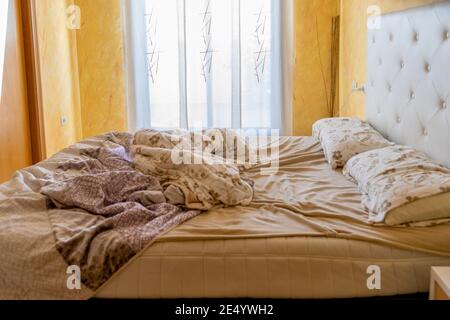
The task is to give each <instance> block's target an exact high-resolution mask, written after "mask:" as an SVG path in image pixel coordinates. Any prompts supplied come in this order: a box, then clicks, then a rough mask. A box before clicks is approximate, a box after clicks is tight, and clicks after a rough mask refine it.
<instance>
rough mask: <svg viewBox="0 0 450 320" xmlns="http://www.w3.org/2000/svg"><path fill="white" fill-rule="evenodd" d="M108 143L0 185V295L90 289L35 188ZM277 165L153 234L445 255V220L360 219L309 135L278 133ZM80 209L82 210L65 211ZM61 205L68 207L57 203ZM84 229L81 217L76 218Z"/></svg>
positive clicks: (71, 293)
mask: <svg viewBox="0 0 450 320" xmlns="http://www.w3.org/2000/svg"><path fill="white" fill-rule="evenodd" d="M99 145H108V142H105V137H104V136H103V137H98V138H93V139H89V140H87V141H85V142H83V143H79V144H76V145H74V146H72V147H70V148H68V149H66V150H63V151H62V152H61V153H58V154H57V155H56V156H54V157H52V158H50V159H49V160H46V161H44V162H42V163H39V164H38V165H35V166H33V167H30V168H27V169H24V170H21V171H19V172H17V173H16V174H15V176H14V178H13V179H12V180H11V181H9V182H8V183H6V184H3V185H1V186H0V252H1V259H0V298H4V299H5V298H6V299H7V298H9V299H11V298H16V299H27V298H28V299H32V298H44V299H49V298H57V299H83V298H89V297H91V296H92V294H93V292H92V291H91V290H89V289H87V288H86V287H84V286H82V288H81V290H69V289H67V286H66V281H67V274H66V269H67V264H66V263H65V262H64V259H63V258H62V256H61V255H60V254H59V253H58V251H57V250H56V246H55V238H54V235H53V234H52V229H51V224H50V221H49V219H50V216H52V215H54V214H58V213H60V211H58V210H59V209H54V210H47V209H46V208H47V203H46V198H45V197H44V196H42V195H40V194H39V193H38V192H37V190H39V189H40V188H41V186H43V185H45V183H46V182H47V180H49V179H50V180H51V179H52V177H53V175H54V172H55V170H56V168H57V166H58V165H59V164H61V162H62V161H67V160H68V159H77V158H79V150H80V149H81V148H85V147H87V146H99ZM280 155H281V156H280V163H279V164H280V168H279V170H278V172H277V173H274V174H273V175H269V176H267V175H262V174H261V171H260V170H259V169H260V167H261V166H259V167H258V166H256V167H254V168H252V169H250V170H249V172H248V173H247V174H248V175H249V177H250V178H252V179H254V181H255V186H254V188H255V192H254V198H253V201H252V202H251V204H250V206H249V207H241V206H240V207H236V208H220V209H213V210H210V211H209V212H207V213H204V214H202V215H201V216H198V217H195V218H193V219H191V220H190V221H188V222H186V223H184V224H182V225H180V226H179V227H177V228H176V229H174V230H172V231H170V232H169V233H167V234H166V235H164V236H163V237H162V238H160V240H159V241H168V240H170V241H174V240H179V241H184V240H186V239H204V238H206V239H209V238H214V239H228V238H251V237H262V238H263V237H277V236H305V237H306V236H313V237H338V238H348V239H358V240H363V241H367V242H373V243H380V244H383V245H387V246H392V247H399V248H406V249H410V250H415V251H421V252H430V253H434V254H436V255H442V256H450V225H448V224H447V225H439V226H434V227H429V228H393V227H374V226H370V225H368V224H367V223H366V220H367V212H366V211H364V210H363V208H362V206H361V202H360V200H361V199H360V194H359V193H358V190H357V187H356V185H355V184H353V183H352V182H349V181H347V180H346V179H345V178H344V177H343V175H342V174H341V172H340V171H334V170H332V169H330V167H329V165H328V164H327V163H326V161H325V159H324V156H323V153H322V152H321V148H320V144H319V143H318V142H317V141H316V140H315V139H313V138H309V137H292V138H283V139H282V143H281V146H280ZM70 211H71V212H75V213H80V211H76V210H75V211H74V210H70ZM63 212H66V210H63ZM73 223H74V224H78V225H79V226H80V228H82V226H83V224H84V223H86V221H85V220H83V219H82V218H80V220H79V221H74V222H73Z"/></svg>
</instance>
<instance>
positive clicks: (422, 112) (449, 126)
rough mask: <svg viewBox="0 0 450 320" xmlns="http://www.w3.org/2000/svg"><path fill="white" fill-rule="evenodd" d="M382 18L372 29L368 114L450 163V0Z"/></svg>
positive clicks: (405, 141) (401, 139)
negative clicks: (377, 26) (376, 26)
mask: <svg viewBox="0 0 450 320" xmlns="http://www.w3.org/2000/svg"><path fill="white" fill-rule="evenodd" d="M371 19H372V21H370V22H369V24H370V25H376V24H377V21H376V20H373V19H377V18H371ZM378 19H380V20H378V23H379V28H378V29H372V30H369V32H368V46H369V47H368V74H367V75H368V78H367V83H366V94H367V95H366V119H367V121H368V122H369V123H370V124H372V126H374V127H375V128H376V129H377V130H378V131H380V132H381V133H382V134H384V135H385V136H386V137H387V138H388V139H390V140H392V141H394V142H396V143H398V144H402V145H408V146H412V147H415V148H417V149H419V150H421V151H424V152H426V153H427V154H428V155H429V156H430V157H432V158H433V159H435V160H436V161H438V162H440V163H441V164H444V165H446V166H447V167H450V1H445V2H442V3H438V4H435V5H431V6H426V7H420V8H415V9H411V10H407V11H403V12H397V13H393V14H388V15H383V16H381V17H378Z"/></svg>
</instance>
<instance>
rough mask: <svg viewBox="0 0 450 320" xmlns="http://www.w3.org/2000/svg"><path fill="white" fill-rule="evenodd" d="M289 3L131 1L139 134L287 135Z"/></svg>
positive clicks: (134, 109) (131, 53)
mask: <svg viewBox="0 0 450 320" xmlns="http://www.w3.org/2000/svg"><path fill="white" fill-rule="evenodd" d="M281 3H282V1H279V0H139V1H135V0H133V1H128V3H127V15H126V17H128V19H127V29H128V32H127V35H128V37H127V38H128V46H127V47H128V49H129V51H128V57H129V63H128V69H129V70H130V74H131V77H130V79H131V81H130V86H129V87H130V88H131V94H132V98H133V100H132V103H131V106H129V107H130V108H131V109H132V110H131V112H130V117H131V118H132V120H133V121H134V123H133V126H132V127H134V128H135V129H139V128H142V127H153V128H184V129H197V128H211V127H225V128H229V127H232V128H271V129H282V127H283V120H282V118H283V114H284V112H285V110H284V107H283V105H284V104H286V101H283V83H284V82H283V79H282V78H283V75H282V73H283V59H282V54H281V53H282V51H283V50H282V49H283V32H282V30H283V27H282V12H283V10H282V8H281V7H280V4H281ZM130 62H131V63H130Z"/></svg>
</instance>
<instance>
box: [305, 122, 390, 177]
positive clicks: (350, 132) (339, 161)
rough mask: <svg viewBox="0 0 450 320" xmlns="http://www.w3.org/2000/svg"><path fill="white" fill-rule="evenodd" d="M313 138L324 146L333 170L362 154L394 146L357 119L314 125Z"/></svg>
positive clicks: (326, 156) (368, 125)
mask: <svg viewBox="0 0 450 320" xmlns="http://www.w3.org/2000/svg"><path fill="white" fill-rule="evenodd" d="M313 136H314V137H315V138H317V139H318V140H319V141H320V143H321V144H322V149H323V152H324V154H325V158H326V159H327V161H328V162H329V163H330V165H331V166H332V167H333V169H336V168H339V167H343V166H344V165H345V164H346V163H347V161H348V160H349V159H350V158H351V157H353V156H355V155H357V154H360V153H363V152H366V151H370V150H373V149H379V148H384V147H387V146H391V145H393V144H392V143H390V142H389V141H388V140H386V139H385V138H384V137H383V136H382V135H381V134H380V133H379V132H378V131H376V130H375V129H373V128H372V126H371V125H370V124H368V123H367V122H364V121H361V120H359V119H357V118H326V119H321V120H319V121H317V122H316V123H315V124H314V125H313Z"/></svg>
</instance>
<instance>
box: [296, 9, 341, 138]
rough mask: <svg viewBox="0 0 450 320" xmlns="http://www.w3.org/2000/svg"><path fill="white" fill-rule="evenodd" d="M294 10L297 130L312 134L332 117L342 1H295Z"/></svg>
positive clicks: (297, 133)
mask: <svg viewBox="0 0 450 320" xmlns="http://www.w3.org/2000/svg"><path fill="white" fill-rule="evenodd" d="M344 1H345V0H344ZM294 10H295V12H294V19H295V20H294V23H295V31H294V36H295V38H294V39H295V48H296V62H295V69H294V85H293V89H294V98H293V108H292V109H293V111H292V113H293V114H292V117H293V133H294V135H310V134H311V126H312V124H313V123H314V122H315V121H316V120H318V119H320V118H324V117H328V116H330V112H329V103H330V101H329V100H330V87H331V70H330V65H331V26H332V18H333V17H334V16H337V15H338V14H339V0H294Z"/></svg>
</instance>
